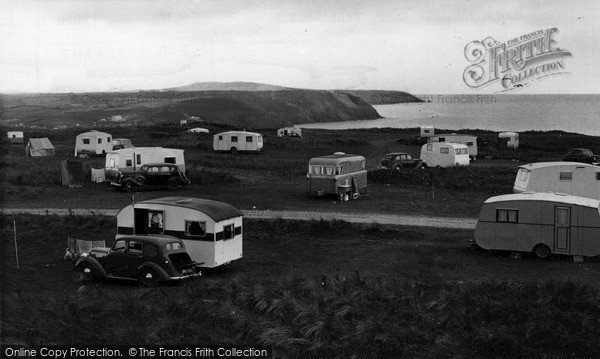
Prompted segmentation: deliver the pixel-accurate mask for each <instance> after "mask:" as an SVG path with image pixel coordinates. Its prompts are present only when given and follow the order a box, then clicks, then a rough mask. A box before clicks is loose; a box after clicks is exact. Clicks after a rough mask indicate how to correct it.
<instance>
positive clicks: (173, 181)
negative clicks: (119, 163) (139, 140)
mask: <svg viewBox="0 0 600 359" xmlns="http://www.w3.org/2000/svg"><path fill="white" fill-rule="evenodd" d="M110 184H111V185H113V186H115V187H117V188H120V189H123V190H125V191H127V192H131V191H134V190H135V189H141V188H164V187H166V188H168V189H170V190H177V189H179V188H180V187H181V186H185V185H188V184H190V181H189V180H188V178H187V177H186V176H185V174H184V173H183V172H182V171H181V170H180V169H179V167H178V166H177V165H175V164H172V163H149V164H146V165H143V166H142V167H140V169H139V170H138V171H119V172H118V173H117V174H116V177H115V179H114V180H112V181H111V182H110Z"/></svg>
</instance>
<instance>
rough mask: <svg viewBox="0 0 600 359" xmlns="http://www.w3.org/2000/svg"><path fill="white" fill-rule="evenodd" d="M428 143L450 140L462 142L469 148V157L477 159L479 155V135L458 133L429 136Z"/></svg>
mask: <svg viewBox="0 0 600 359" xmlns="http://www.w3.org/2000/svg"><path fill="white" fill-rule="evenodd" d="M427 142H428V143H436V142H449V143H460V144H463V145H466V146H467V147H468V148H469V157H471V159H475V158H476V157H477V136H471V135H462V134H456V133H449V134H440V135H434V136H431V137H429V139H428V140H427Z"/></svg>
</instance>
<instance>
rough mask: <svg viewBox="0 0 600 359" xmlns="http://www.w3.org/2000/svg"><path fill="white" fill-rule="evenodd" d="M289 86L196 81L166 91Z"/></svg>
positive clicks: (252, 89) (257, 88)
mask: <svg viewBox="0 0 600 359" xmlns="http://www.w3.org/2000/svg"><path fill="white" fill-rule="evenodd" d="M286 89H288V88H286V87H282V86H277V85H269V84H259V83H256V82H196V83H193V84H190V85H186V86H179V87H173V88H169V89H166V91H281V90H286Z"/></svg>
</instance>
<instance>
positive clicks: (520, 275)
mask: <svg viewBox="0 0 600 359" xmlns="http://www.w3.org/2000/svg"><path fill="white" fill-rule="evenodd" d="M13 218H14V219H15V220H16V223H17V229H18V232H17V235H18V241H19V252H20V253H21V269H19V270H17V269H15V268H14V257H13V255H14V253H13V249H12V248H13V247H12V246H13V238H12V223H13V222H12V219H13ZM115 226H116V223H115V219H114V218H109V217H104V216H72V215H66V216H54V215H47V216H33V215H16V216H11V217H7V216H3V217H0V234H1V237H0V238H1V240H0V241H1V242H0V244H1V249H2V251H1V252H0V253H1V256H2V258H1V261H0V266H1V272H0V273H2V282H3V285H2V287H1V288H0V292H1V293H2V304H3V316H2V318H1V320H0V326H1V329H2V331H1V333H2V334H1V337H0V341H1V342H2V343H3V344H5V345H16V346H23V347H30V346H39V345H50V344H53V345H94V344H95V345H106V344H108V343H110V344H117V345H118V344H121V345H206V346H208V345H218V346H238V347H239V346H240V345H250V346H254V347H259V346H261V347H266V348H268V349H269V350H270V351H272V352H276V353H279V354H280V355H281V357H285V358H352V357H353V358H390V357H394V358H402V357H406V358H432V357H452V358H506V357H540V358H541V357H543V358H564V357H571V358H590V357H594V356H595V355H596V353H597V352H598V351H599V350H600V344H599V343H598V341H597V340H596V339H597V338H598V335H600V326H598V325H597V324H598V322H599V321H600V307H599V306H598V300H599V299H600V282H598V278H597V275H596V273H597V271H596V269H597V267H598V264H599V262H598V261H593V260H590V261H588V262H586V263H584V264H583V265H575V264H573V263H569V262H568V261H563V260H560V259H555V260H550V261H538V260H527V259H523V260H518V261H515V260H511V259H510V258H509V257H507V256H502V255H493V254H482V253H479V252H475V251H469V250H467V249H466V248H465V246H464V242H463V239H464V238H465V236H466V235H468V233H467V232H468V231H450V230H448V231H444V232H443V233H442V232H439V231H438V230H435V229H426V228H410V227H388V226H381V225H378V224H370V225H355V224H349V223H346V222H343V221H286V220H282V219H277V220H245V221H244V258H243V259H242V260H241V261H239V262H236V263H234V264H233V265H232V267H231V268H230V269H229V270H228V271H225V272H221V273H213V274H209V275H206V276H204V277H203V278H200V279H198V280H194V281H189V282H185V283H184V284H182V285H170V286H161V287H159V288H153V289H146V288H139V287H137V286H135V285H129V284H124V283H115V282H108V281H97V282H92V283H86V284H82V283H80V282H76V281H74V280H73V276H72V271H71V268H72V266H73V263H72V262H69V261H62V255H63V254H64V246H65V244H66V237H67V236H73V237H81V238H94V239H105V240H106V242H107V244H109V245H110V244H111V243H112V236H113V235H114V231H115Z"/></svg>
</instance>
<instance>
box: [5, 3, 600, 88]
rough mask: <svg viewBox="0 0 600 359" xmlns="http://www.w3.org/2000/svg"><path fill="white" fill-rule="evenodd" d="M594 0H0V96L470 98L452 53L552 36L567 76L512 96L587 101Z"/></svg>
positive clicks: (599, 8)
mask: <svg viewBox="0 0 600 359" xmlns="http://www.w3.org/2000/svg"><path fill="white" fill-rule="evenodd" d="M598 18H600V5H599V2H598V1H594V0H589V1H564V0H561V1H515V0H502V1H497V0H494V1H467V0H462V1H427V0H425V1H414V0H409V1H404V0H396V1H391V0H390V1H365V0H351V1H316V0H315V1H277V0H266V1H230V0H225V1H188V0H180V1H153V2H149V1H138V0H132V1H111V0H109V1H94V2H91V1H41V0H40V1H14V2H7V1H2V2H0V48H1V49H2V50H1V51H0V92H3V93H10V92H71V91H121V90H137V89H161V88H168V87H174V86H181V85H186V84H190V83H194V82H204V81H218V82H228V81H250V82H260V83H268V84H275V85H282V86H288V87H299V88H313V89H390V90H404V91H409V92H413V93H417V94H430V93H431V94H437V93H484V92H493V91H491V90H490V89H488V90H486V89H475V90H474V89H470V88H469V87H467V86H466V85H465V83H464V81H463V72H464V70H465V68H466V67H467V66H468V65H469V64H470V63H469V62H468V61H467V60H466V59H465V55H464V49H465V46H466V45H467V44H468V43H469V42H471V41H473V40H483V39H484V38H487V37H493V38H494V39H495V40H497V41H499V42H505V41H508V40H510V39H512V38H515V37H518V36H520V35H523V34H526V33H531V32H533V31H536V30H545V29H548V28H554V27H555V28H557V29H558V30H559V31H558V33H556V34H555V36H554V39H555V40H556V42H557V44H558V46H560V47H561V48H563V49H565V50H568V51H570V52H571V53H572V55H573V56H572V57H569V58H565V60H564V64H565V70H566V71H567V72H569V73H570V74H568V75H561V76H553V77H550V78H547V79H545V80H541V81H538V83H535V86H529V87H528V88H527V89H525V90H524V91H525V93H577V94H578V93H596V94H597V93H600V69H599V67H598V63H600V62H599V60H600V49H599V46H600V21H598Z"/></svg>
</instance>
